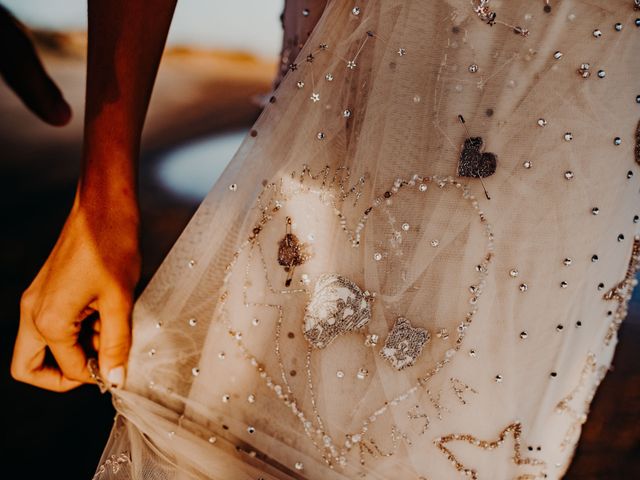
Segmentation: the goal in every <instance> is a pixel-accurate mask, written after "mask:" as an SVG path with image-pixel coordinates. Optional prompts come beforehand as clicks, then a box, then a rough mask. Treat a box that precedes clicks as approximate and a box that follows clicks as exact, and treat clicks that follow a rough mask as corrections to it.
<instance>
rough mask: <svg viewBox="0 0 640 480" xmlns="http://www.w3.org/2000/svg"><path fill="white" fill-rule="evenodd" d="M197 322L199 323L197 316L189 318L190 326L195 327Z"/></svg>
mask: <svg viewBox="0 0 640 480" xmlns="http://www.w3.org/2000/svg"><path fill="white" fill-rule="evenodd" d="M197 324H198V319H196V318H190V319H189V326H191V327H195V326H196V325H197Z"/></svg>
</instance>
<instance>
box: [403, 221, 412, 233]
mask: <svg viewBox="0 0 640 480" xmlns="http://www.w3.org/2000/svg"><path fill="white" fill-rule="evenodd" d="M409 228H411V227H410V226H409V224H408V223H403V224H402V230H404V231H405V232H408V231H409Z"/></svg>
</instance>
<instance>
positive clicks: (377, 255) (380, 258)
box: [373, 252, 382, 262]
mask: <svg viewBox="0 0 640 480" xmlns="http://www.w3.org/2000/svg"><path fill="white" fill-rule="evenodd" d="M373 259H374V260H375V261H376V262H379V261H380V260H382V254H381V253H380V252H376V253H374V254H373Z"/></svg>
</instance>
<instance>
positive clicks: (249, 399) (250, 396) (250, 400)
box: [247, 393, 256, 403]
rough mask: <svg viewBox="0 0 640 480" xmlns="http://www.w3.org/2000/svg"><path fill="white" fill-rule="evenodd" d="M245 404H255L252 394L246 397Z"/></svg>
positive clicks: (254, 397)
mask: <svg viewBox="0 0 640 480" xmlns="http://www.w3.org/2000/svg"><path fill="white" fill-rule="evenodd" d="M247 402H249V403H255V402H256V396H255V395H254V394H253V393H252V394H250V395H249V396H248V397H247Z"/></svg>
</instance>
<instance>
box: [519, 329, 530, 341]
mask: <svg viewBox="0 0 640 480" xmlns="http://www.w3.org/2000/svg"><path fill="white" fill-rule="evenodd" d="M528 336H529V334H528V333H527V332H525V331H524V330H523V331H522V332H520V338H522V339H523V340H524V339H525V338H527V337H528Z"/></svg>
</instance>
